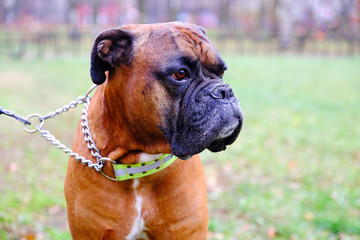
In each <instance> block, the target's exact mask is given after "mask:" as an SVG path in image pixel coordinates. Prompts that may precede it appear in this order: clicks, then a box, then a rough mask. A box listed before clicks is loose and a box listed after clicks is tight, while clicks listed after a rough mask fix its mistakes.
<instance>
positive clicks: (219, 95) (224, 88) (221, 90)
mask: <svg viewBox="0 0 360 240" xmlns="http://www.w3.org/2000/svg"><path fill="white" fill-rule="evenodd" d="M210 95H211V96H212V97H213V98H215V99H229V98H232V97H234V92H233V90H232V88H231V87H230V85H229V84H220V85H218V86H216V87H215V88H214V89H213V90H212V91H211V92H210Z"/></svg>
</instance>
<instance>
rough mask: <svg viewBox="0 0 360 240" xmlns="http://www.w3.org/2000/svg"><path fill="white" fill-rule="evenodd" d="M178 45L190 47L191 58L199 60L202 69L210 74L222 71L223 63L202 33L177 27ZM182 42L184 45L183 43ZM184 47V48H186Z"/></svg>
mask: <svg viewBox="0 0 360 240" xmlns="http://www.w3.org/2000/svg"><path fill="white" fill-rule="evenodd" d="M176 29H177V30H178V37H179V41H181V43H179V45H184V44H186V46H189V45H190V46H191V49H193V51H192V53H193V56H192V57H193V58H194V59H199V60H200V62H201V64H202V65H203V67H205V68H206V69H208V70H210V71H211V72H220V71H221V70H224V66H225V63H224V61H223V60H222V59H221V57H220V56H219V54H218V52H217V50H216V48H215V47H214V46H213V45H212V43H211V42H210V40H209V39H208V38H207V37H206V35H204V34H203V33H202V32H201V33H200V32H199V31H196V29H191V28H187V27H177V28H176ZM184 41H185V42H186V43H184ZM186 46H184V48H186ZM187 53H189V51H187Z"/></svg>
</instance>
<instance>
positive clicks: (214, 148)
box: [207, 120, 242, 152]
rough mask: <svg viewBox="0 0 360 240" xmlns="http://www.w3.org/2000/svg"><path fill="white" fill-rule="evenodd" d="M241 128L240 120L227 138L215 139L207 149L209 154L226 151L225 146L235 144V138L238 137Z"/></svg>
mask: <svg viewBox="0 0 360 240" xmlns="http://www.w3.org/2000/svg"><path fill="white" fill-rule="evenodd" d="M241 128H242V120H240V122H239V124H238V125H237V126H236V128H235V130H234V131H233V132H232V133H231V134H230V135H229V136H228V137H224V138H220V139H215V140H213V141H212V142H211V144H210V145H209V146H208V147H207V149H209V150H210V151H211V152H220V151H224V150H225V149H226V146H227V145H230V144H232V143H234V142H235V140H236V138H237V137H238V136H239V134H240V131H241Z"/></svg>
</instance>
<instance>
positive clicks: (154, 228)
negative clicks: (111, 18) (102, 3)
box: [65, 22, 243, 240]
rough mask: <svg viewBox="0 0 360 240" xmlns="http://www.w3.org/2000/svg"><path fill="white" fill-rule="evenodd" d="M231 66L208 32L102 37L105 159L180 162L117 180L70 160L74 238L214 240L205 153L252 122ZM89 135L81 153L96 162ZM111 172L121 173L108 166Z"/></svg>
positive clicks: (94, 64)
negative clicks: (166, 157) (228, 78)
mask: <svg viewBox="0 0 360 240" xmlns="http://www.w3.org/2000/svg"><path fill="white" fill-rule="evenodd" d="M226 68H227V67H226V64H225V62H224V61H223V60H222V59H221V58H220V56H219V54H218V52H217V51H216V49H215V47H214V46H213V45H212V44H211V42H210V41H209V39H208V38H207V36H206V33H205V30H204V29H203V28H201V27H199V26H196V25H193V24H189V23H179V22H172V23H161V24H150V25H126V26H121V27H119V28H115V29H110V30H106V31H104V32H102V33H100V35H98V37H97V38H96V40H95V42H94V46H93V49H92V53H91V69H90V72H91V78H92V80H93V82H94V83H95V84H97V85H99V86H98V88H97V90H96V92H95V93H94V96H93V97H92V99H91V102H90V106H89V108H88V111H87V113H88V121H89V126H90V128H91V133H92V136H93V140H94V142H95V143H96V146H97V148H98V149H99V150H100V152H101V155H102V156H105V157H109V158H110V159H112V160H114V161H116V163H118V164H136V163H139V162H148V161H152V160H154V159H156V158H159V156H161V155H162V154H164V153H172V154H174V155H175V156H176V157H178V159H177V160H175V161H174V162H173V163H172V164H171V165H170V166H168V167H167V168H165V169H163V170H161V171H159V172H157V173H155V174H152V175H149V176H145V177H142V178H136V179H129V180H125V181H111V180H109V179H107V178H105V177H103V176H102V175H101V174H99V173H98V172H97V171H94V169H91V168H88V167H84V166H82V165H81V164H79V163H77V162H76V161H74V159H73V158H70V160H69V166H68V170H67V174H66V180H65V197H66V201H67V210H68V220H69V226H70V230H71V234H72V237H73V239H75V240H78V239H80V240H84V239H110V240H111V239H130V240H132V239H163V240H171V239H179V240H184V239H192V240H199V239H206V237H207V229H208V215H207V205H206V183H205V177H204V170H203V166H202V163H201V160H200V157H199V155H198V154H199V153H200V152H202V151H203V150H205V149H209V150H210V151H212V152H218V151H222V150H224V149H225V148H226V146H227V145H229V144H231V143H233V142H234V141H235V139H236V138H237V136H238V134H239V132H240V130H241V126H242V121H243V120H242V113H241V109H240V105H239V103H238V101H237V99H236V98H235V96H234V93H233V91H232V89H231V87H230V86H229V85H228V84H225V83H223V80H222V78H223V74H224V71H225V70H226ZM81 129H82V127H81V126H80V124H79V126H78V129H77V133H76V136H75V140H74V143H73V151H74V152H77V153H79V154H80V155H82V156H84V157H85V158H87V159H91V160H93V161H94V162H96V159H95V158H94V157H92V155H91V153H90V150H89V149H88V147H87V143H86V141H85V140H84V134H83V133H82V131H81ZM185 160H186V161H185ZM129 167H130V166H129ZM103 171H104V173H105V174H107V175H109V176H114V170H113V166H112V165H111V163H110V162H108V161H106V162H105V166H104V168H103Z"/></svg>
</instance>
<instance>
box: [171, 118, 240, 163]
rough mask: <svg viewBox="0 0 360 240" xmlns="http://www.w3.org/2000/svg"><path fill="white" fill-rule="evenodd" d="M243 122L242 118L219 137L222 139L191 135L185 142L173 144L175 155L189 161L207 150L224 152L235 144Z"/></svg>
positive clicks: (183, 139)
mask: <svg viewBox="0 0 360 240" xmlns="http://www.w3.org/2000/svg"><path fill="white" fill-rule="evenodd" d="M242 122H243V120H242V118H240V119H239V120H238V121H237V123H236V125H235V124H234V125H233V126H231V127H229V128H227V130H225V132H224V134H221V135H219V136H220V137H215V138H206V137H205V138H202V137H204V136H205V134H202V137H199V136H198V135H197V136H194V135H191V134H189V136H188V137H189V138H187V139H185V138H182V139H181V140H182V141H183V142H181V141H176V142H174V143H173V144H171V149H172V151H173V154H174V155H175V156H177V157H178V158H180V159H182V160H187V159H190V158H191V157H192V156H193V155H195V154H198V153H200V152H202V151H204V150H205V149H208V150H210V151H211V152H220V151H224V150H225V149H226V147H227V145H230V144H232V143H234V141H235V140H236V139H237V137H238V135H239V134H240V131H241V129H242ZM200 139H201V140H200Z"/></svg>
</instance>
